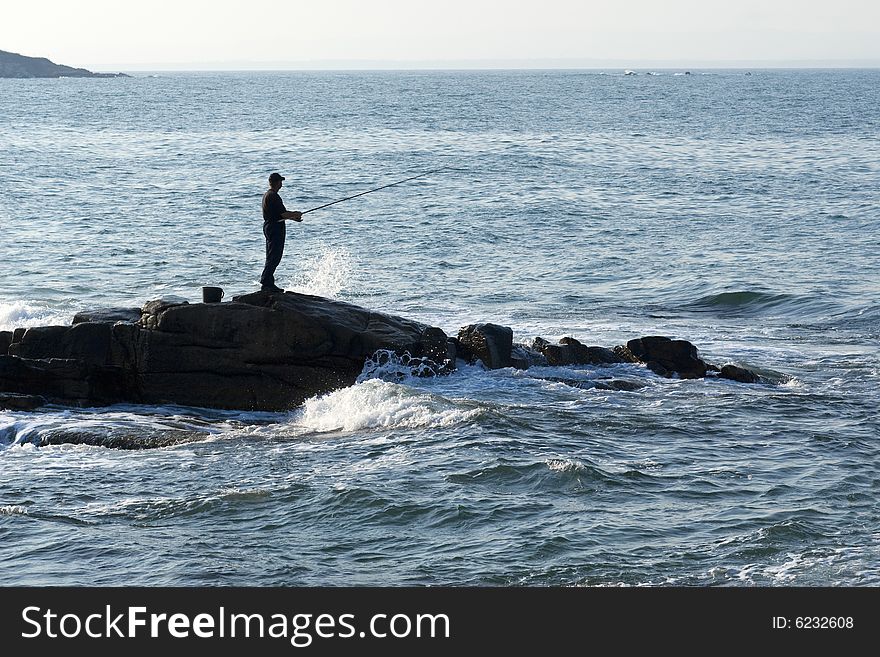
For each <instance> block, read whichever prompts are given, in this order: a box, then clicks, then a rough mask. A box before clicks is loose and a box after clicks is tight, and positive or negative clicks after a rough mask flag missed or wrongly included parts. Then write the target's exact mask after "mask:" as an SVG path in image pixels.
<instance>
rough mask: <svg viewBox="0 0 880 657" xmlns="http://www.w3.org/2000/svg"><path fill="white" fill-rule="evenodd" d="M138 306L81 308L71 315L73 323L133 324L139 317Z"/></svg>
mask: <svg viewBox="0 0 880 657" xmlns="http://www.w3.org/2000/svg"><path fill="white" fill-rule="evenodd" d="M141 314H142V312H141V309H140V308H97V309H95V310H83V311H81V312H78V313H77V314H76V315H74V316H73V323H74V324H82V323H83V322H92V323H95V322H100V323H104V324H115V323H116V322H128V323H130V324H134V323H135V322H137V321H139V320H140V318H141Z"/></svg>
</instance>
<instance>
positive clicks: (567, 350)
mask: <svg viewBox="0 0 880 657" xmlns="http://www.w3.org/2000/svg"><path fill="white" fill-rule="evenodd" d="M532 349H534V350H535V351H537V352H539V353H541V354H542V355H543V356H544V357H545V358H546V359H547V364H548V365H612V364H614V363H622V362H624V360H623V359H622V358H621V357H620V356H618V355H617V354H615V353H614V352H613V351H612V350H611V349H606V348H605V347H588V346H587V345H585V344H582V343H581V342H579V341H577V340H575V339H574V338H571V337H565V338H562V339H561V340H559V344H551V343H550V342H549V341H547V340H545V339H544V338H535V339H534V340H533V341H532Z"/></svg>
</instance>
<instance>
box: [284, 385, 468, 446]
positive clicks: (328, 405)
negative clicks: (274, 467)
mask: <svg viewBox="0 0 880 657" xmlns="http://www.w3.org/2000/svg"><path fill="white" fill-rule="evenodd" d="M482 413H483V410H482V409H481V408H474V407H473V405H464V404H462V403H460V402H453V401H451V400H449V399H446V398H444V397H441V396H439V395H432V394H429V393H426V392H423V391H419V390H416V389H413V388H410V387H408V386H405V385H400V384H396V383H390V382H388V381H381V380H378V379H370V380H369V381H364V382H362V383H357V384H355V385H353V386H351V387H350V388H343V389H342V390H337V391H335V392H331V393H329V394H327V395H323V396H321V397H313V398H311V399H308V400H306V402H305V404H304V405H303V408H302V410H301V411H299V412H298V414H297V416H296V417H295V419H294V421H293V423H294V424H296V425H298V426H300V427H303V428H305V429H306V430H308V431H312V432H316V433H326V432H330V431H358V430H361V429H390V428H402V429H414V428H440V427H448V426H452V425H455V424H460V423H465V422H471V421H473V420H474V419H476V418H477V417H479V416H480V415H481V414H482Z"/></svg>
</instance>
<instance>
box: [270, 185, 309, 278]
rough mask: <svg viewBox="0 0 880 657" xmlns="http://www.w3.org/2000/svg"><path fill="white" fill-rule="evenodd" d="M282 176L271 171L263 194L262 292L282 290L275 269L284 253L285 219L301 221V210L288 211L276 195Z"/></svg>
mask: <svg viewBox="0 0 880 657" xmlns="http://www.w3.org/2000/svg"><path fill="white" fill-rule="evenodd" d="M283 180H284V176H282V175H281V174H280V173H273V174H271V175H270V176H269V190H268V191H267V192H266V193H265V194H263V235H265V236H266V266H265V267H263V274H262V275H261V276H260V288H261V289H262V290H263V291H264V292H284V290H282V289H281V288H280V287H278V286H277V285H275V270H276V269H277V268H278V264H279V263H280V262H281V256H282V255H284V239H285V237H286V236H287V225H286V224H285V223H284V221H285V219H293V220H294V221H302V212H296V211H294V212H288V210H287V208H285V207H284V202H283V201H282V200H281V197H280V196H278V190H279V189H281V186H282V185H283Z"/></svg>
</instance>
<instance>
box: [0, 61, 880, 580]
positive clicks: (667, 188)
mask: <svg viewBox="0 0 880 657" xmlns="http://www.w3.org/2000/svg"><path fill="white" fill-rule="evenodd" d="M441 167H442V168H443V170H441V171H438V172H435V173H431V174H429V175H426V176H423V177H421V178H418V179H416V180H412V181H409V182H407V183H404V184H401V185H397V186H395V187H389V188H386V189H384V190H381V191H377V192H375V193H371V194H367V195H364V196H361V197H359V198H356V199H352V200H350V201H346V202H344V203H339V204H336V205H334V206H332V207H328V208H325V209H323V210H319V211H315V212H313V213H310V214H307V215H306V216H305V218H304V220H303V222H302V223H297V224H291V225H290V226H289V227H288V241H287V247H286V252H285V255H284V259H283V260H282V263H281V266H280V267H279V270H278V283H279V284H280V285H282V286H283V287H285V288H287V289H290V290H294V291H298V292H304V293H308V294H314V295H320V296H324V297H329V298H333V299H338V300H342V301H346V302H350V303H354V304H358V305H361V306H365V307H367V308H371V309H374V310H376V311H380V312H385V313H390V314H394V315H400V316H403V317H407V318H410V319H414V320H417V321H420V322H424V323H426V324H430V325H434V326H439V327H440V328H442V329H443V330H444V331H446V333H447V334H449V335H451V336H454V335H457V333H458V330H459V328H460V327H462V326H465V325H468V324H473V323H478V322H492V323H496V324H501V325H505V326H509V327H511V328H512V329H513V332H514V341H515V342H517V343H523V344H529V343H531V341H532V340H533V339H534V338H536V337H543V338H545V339H548V340H551V341H556V340H558V339H560V338H563V337H566V336H570V337H574V338H576V339H577V340H579V341H581V342H583V343H585V344H589V345H599V346H605V347H612V346H614V345H618V344H624V343H626V341H628V340H631V339H633V338H638V337H641V336H646V335H665V336H669V337H672V338H681V339H685V340H689V341H691V342H692V343H693V344H694V345H696V347H697V348H698V349H699V352H700V355H701V357H703V358H704V359H705V360H707V361H708V362H711V363H714V364H717V365H724V364H727V363H733V364H737V365H739V366H743V367H748V368H752V369H755V370H757V371H759V372H762V373H764V374H765V379H764V381H763V382H762V383H755V384H744V383H737V382H734V381H729V380H724V379H719V378H717V377H708V378H705V379H699V380H682V379H678V378H672V379H669V378H661V377H659V376H657V375H655V374H654V373H653V372H651V371H650V370H648V369H646V368H645V367H644V366H642V365H637V364H621V365H614V366H610V367H598V366H568V367H532V368H529V369H527V370H517V369H512V368H508V369H498V370H487V369H485V368H483V367H482V366H481V364H479V363H477V364H470V365H469V364H466V363H463V362H462V363H459V368H458V370H457V371H456V372H455V373H454V374H452V375H450V376H444V377H438V378H407V377H403V378H401V376H400V372H399V371H389V370H388V368H384V369H383V368H379V369H373V370H370V371H365V372H364V374H363V375H362V376H361V378H360V379H359V381H358V382H357V383H356V384H355V385H353V386H351V387H348V388H344V389H340V390H335V391H333V392H330V393H328V394H326V395H323V396H319V397H314V398H312V399H309V400H307V401H306V402H305V403H304V404H303V406H302V407H300V408H297V409H295V410H293V411H290V412H283V413H266V412H260V413H256V412H243V411H222V410H211V409H204V408H192V407H183V406H138V405H116V406H109V407H104V408H72V407H65V406H60V405H59V406H55V405H53V406H47V407H44V408H41V409H38V410H36V411H33V412H14V411H8V410H7V411H0V585H109V586H122V585H146V586H154V585H179V586H244V585H254V586H305V587H311V586H385V585H388V586H466V587H472V586H505V587H508V586H511V587H523V586H526V587H546V586H590V587H597V586H652V587H659V586H700V587H715V586H737V587H738V586H751V587H777V586H810V587H813V586H838V587H850V586H878V585H880V506H878V496H880V423H878V418H877V409H878V407H880V357H878V340H880V264H878V257H877V254H878V247H880V237H878V235H880V231H878V229H880V70H744V69H743V70H690V71H685V70H657V71H648V70H639V71H632V72H629V73H627V72H625V71H623V70H607V71H598V70H554V71H539V70H523V71H377V72H368V71H323V72H210V73H207V72H189V73H182V72H181V73H178V72H175V73H162V72H158V73H150V74H147V73H136V74H134V75H133V77H130V78H117V79H55V80H8V79H7V80H0V330H13V329H15V328H19V327H33V326H41V325H57V324H69V323H70V322H71V319H72V317H73V315H74V314H75V313H76V312H78V311H80V310H85V309H94V308H100V307H112V306H140V305H142V304H143V303H145V302H146V301H149V300H152V299H157V298H168V297H171V298H178V299H183V300H187V301H189V302H191V303H196V302H199V301H200V300H201V288H202V287H203V286H220V287H222V288H223V289H224V291H225V293H226V300H229V299H230V298H231V297H232V296H234V295H236V294H241V293H246V292H250V291H254V290H256V289H257V288H258V277H259V273H260V270H261V268H262V264H263V257H264V240H263V236H262V232H261V214H260V198H261V195H262V193H263V192H264V191H265V189H266V179H267V176H268V175H269V173H271V172H273V171H278V172H280V173H281V174H282V175H284V176H285V178H286V180H285V183H284V187H283V189H282V190H281V195H282V197H283V199H284V201H285V203H286V205H287V207H288V209H299V210H307V209H310V208H312V207H316V206H319V205H322V204H324V203H329V202H330V201H333V200H336V199H339V198H344V197H347V196H352V195H354V194H358V193H360V192H362V191H366V190H369V189H373V188H376V187H380V186H383V185H386V184H389V183H392V182H395V181H397V180H401V179H404V178H408V177H412V176H416V175H419V174H420V173H424V172H427V171H434V170H436V169H440V168H441ZM391 369H393V368H391ZM608 379H615V380H626V381H628V382H629V383H630V384H631V385H627V386H625V389H621V390H617V389H608V386H605V385H601V384H602V382H603V381H606V380H608ZM83 434H88V435H90V436H97V437H99V438H102V439H103V438H106V439H107V440H106V443H107V445H112V444H113V439H114V438H116V437H120V436H128V437H130V436H143V437H161V438H166V439H171V440H170V442H173V443H175V444H173V445H170V446H166V447H162V448H157V449H142V450H123V449H115V448H113V447H112V446H103V445H101V444H100V443H101V442H102V441H101V440H98V441H97V442H98V443H99V444H97V445H83V444H75V443H76V442H80V443H81V442H82V441H81V440H79V441H77V440H74V439H75V438H77V437H81V436H82V435H83ZM68 438H70V439H68Z"/></svg>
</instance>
